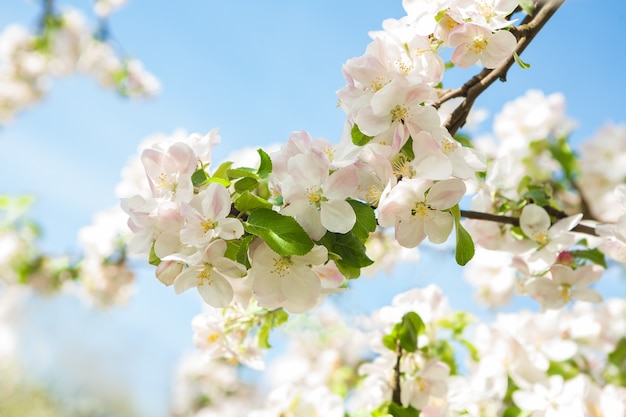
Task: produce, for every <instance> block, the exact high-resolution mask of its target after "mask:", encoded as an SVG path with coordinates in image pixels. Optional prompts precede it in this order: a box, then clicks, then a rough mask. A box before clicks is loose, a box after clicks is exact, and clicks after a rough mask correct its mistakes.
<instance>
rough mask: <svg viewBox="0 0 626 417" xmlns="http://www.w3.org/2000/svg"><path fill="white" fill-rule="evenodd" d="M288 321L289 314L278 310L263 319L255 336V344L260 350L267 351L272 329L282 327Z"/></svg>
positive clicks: (270, 312) (280, 309) (269, 346)
mask: <svg viewBox="0 0 626 417" xmlns="http://www.w3.org/2000/svg"><path fill="white" fill-rule="evenodd" d="M288 319H289V314H288V313H287V312H286V311H285V310H283V309H282V308H279V309H278V310H273V311H269V312H268V313H267V314H266V315H265V317H263V325H262V326H261V328H260V329H259V333H258V334H257V344H258V346H259V348H261V349H269V348H271V347H272V345H270V340H269V339H270V332H271V330H272V329H274V328H276V327H279V326H282V325H283V324H284V323H286V322H287V320H288Z"/></svg>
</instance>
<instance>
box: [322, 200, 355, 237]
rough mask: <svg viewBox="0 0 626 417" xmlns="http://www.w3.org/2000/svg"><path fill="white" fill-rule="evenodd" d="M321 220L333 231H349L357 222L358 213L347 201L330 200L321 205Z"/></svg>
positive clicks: (323, 224)
mask: <svg viewBox="0 0 626 417" xmlns="http://www.w3.org/2000/svg"><path fill="white" fill-rule="evenodd" d="M320 220H321V222H322V226H324V227H325V228H326V229H327V230H330V231H331V232H335V233H348V232H349V231H350V230H351V229H352V227H353V226H354V223H356V214H354V210H353V209H352V206H351V205H350V204H348V202H347V201H344V200H329V201H324V202H323V203H322V205H321V210H320Z"/></svg>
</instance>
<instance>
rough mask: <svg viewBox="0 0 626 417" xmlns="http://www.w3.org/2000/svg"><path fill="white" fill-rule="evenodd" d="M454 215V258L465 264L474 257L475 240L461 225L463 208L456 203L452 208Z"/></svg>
mask: <svg viewBox="0 0 626 417" xmlns="http://www.w3.org/2000/svg"><path fill="white" fill-rule="evenodd" d="M450 212H451V213H452V216H453V217H454V225H455V229H456V251H455V254H454V258H455V259H456V263H457V264H459V265H461V266H463V265H465V264H467V263H468V262H469V261H470V260H471V259H472V258H473V257H474V252H475V248H474V240H473V239H472V236H471V235H470V234H469V233H468V232H467V230H465V228H464V227H463V226H461V209H459V205H458V204H457V205H455V206H454V207H452V208H451V209H450Z"/></svg>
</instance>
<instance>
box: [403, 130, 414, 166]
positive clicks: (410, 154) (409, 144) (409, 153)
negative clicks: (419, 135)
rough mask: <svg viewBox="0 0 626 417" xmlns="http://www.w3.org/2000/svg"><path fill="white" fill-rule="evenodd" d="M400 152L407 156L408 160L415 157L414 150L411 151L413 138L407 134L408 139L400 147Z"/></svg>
mask: <svg viewBox="0 0 626 417" xmlns="http://www.w3.org/2000/svg"><path fill="white" fill-rule="evenodd" d="M400 153H401V154H402V155H404V156H406V157H407V158H408V160H409V161H412V160H414V159H415V152H413V138H412V137H410V136H409V139H408V140H407V141H406V143H405V144H404V146H402V149H400Z"/></svg>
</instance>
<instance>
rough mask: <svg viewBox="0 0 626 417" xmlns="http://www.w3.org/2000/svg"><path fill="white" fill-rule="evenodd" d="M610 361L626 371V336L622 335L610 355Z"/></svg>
mask: <svg viewBox="0 0 626 417" xmlns="http://www.w3.org/2000/svg"><path fill="white" fill-rule="evenodd" d="M607 358H608V360H609V363H611V364H613V365H615V366H617V367H618V368H621V369H623V370H624V372H626V337H622V338H621V339H620V340H619V341H618V342H617V345H616V346H615V349H614V350H613V352H611V353H609V355H608V357H607Z"/></svg>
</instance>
